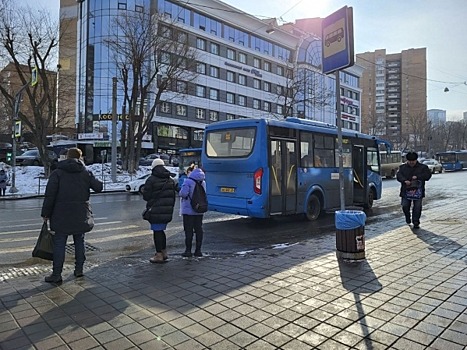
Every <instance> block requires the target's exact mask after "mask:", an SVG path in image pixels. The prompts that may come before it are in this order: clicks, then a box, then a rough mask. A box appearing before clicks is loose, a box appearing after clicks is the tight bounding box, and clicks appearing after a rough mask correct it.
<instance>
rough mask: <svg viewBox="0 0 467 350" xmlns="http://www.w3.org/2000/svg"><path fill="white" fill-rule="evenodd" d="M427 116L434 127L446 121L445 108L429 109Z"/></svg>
mask: <svg viewBox="0 0 467 350" xmlns="http://www.w3.org/2000/svg"><path fill="white" fill-rule="evenodd" d="M427 117H428V121H429V122H430V123H431V126H432V127H435V126H440V125H442V124H444V123H446V111H445V110H443V109H429V110H428V111H427Z"/></svg>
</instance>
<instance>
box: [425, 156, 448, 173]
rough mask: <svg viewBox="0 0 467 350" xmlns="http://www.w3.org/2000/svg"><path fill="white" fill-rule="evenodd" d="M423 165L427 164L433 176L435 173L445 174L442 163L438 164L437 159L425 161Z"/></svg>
mask: <svg viewBox="0 0 467 350" xmlns="http://www.w3.org/2000/svg"><path fill="white" fill-rule="evenodd" d="M422 164H425V165H426V166H427V167H428V168H429V169H430V171H431V172H432V173H433V174H434V173H440V174H441V173H442V172H443V170H444V168H443V166H442V165H441V163H440V162H438V161H437V160H436V159H427V160H424V161H423V163H422Z"/></svg>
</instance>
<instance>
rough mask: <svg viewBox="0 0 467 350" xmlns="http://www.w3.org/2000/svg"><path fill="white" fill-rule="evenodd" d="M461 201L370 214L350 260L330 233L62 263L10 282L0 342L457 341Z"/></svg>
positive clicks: (466, 313)
mask: <svg viewBox="0 0 467 350" xmlns="http://www.w3.org/2000/svg"><path fill="white" fill-rule="evenodd" d="M466 205H467V198H466V199H463V198H462V197H460V198H459V199H456V200H455V201H452V200H446V201H445V203H443V206H440V205H437V206H432V207H431V206H427V207H426V208H425V209H424V213H423V216H422V228H421V229H420V230H417V231H412V230H411V229H410V227H408V226H407V225H405V224H403V221H404V219H403V218H402V215H401V216H398V217H394V216H393V217H391V216H390V215H388V216H387V217H383V220H379V221H381V222H372V221H371V220H369V223H367V226H366V228H365V229H366V260H364V261H363V262H360V263H342V262H339V261H338V260H337V259H336V254H335V239H334V235H333V234H332V233H331V234H322V235H317V236H315V237H312V238H310V239H309V240H308V241H306V242H303V243H300V244H295V245H284V246H282V247H280V248H277V247H269V248H265V249H262V250H258V251H253V252H248V253H246V254H243V255H232V256H216V255H215V254H214V253H211V255H209V256H207V257H204V258H201V259H182V258H180V257H178V256H173V257H172V258H171V260H170V262H169V263H167V264H164V265H153V264H149V263H148V262H147V257H149V256H150V252H151V250H150V249H148V250H146V251H145V252H142V253H141V255H140V256H130V257H123V258H120V259H117V260H115V261H112V262H109V263H107V264H105V265H100V266H95V267H91V268H90V269H88V270H87V271H85V277H84V278H81V279H74V278H73V277H72V270H70V269H69V268H68V270H67V271H66V273H65V274H64V278H65V281H64V283H63V284H61V285H60V286H54V285H48V284H46V283H44V282H43V276H29V277H19V278H13V279H11V280H7V281H6V282H2V283H0V301H1V304H0V348H1V349H4V350H6V349H47V350H48V349H119V350H120V349H177V350H178V349H180V350H183V349H186V350H192V349H219V350H227V349H290V350H299V349H375V350H376V349H401V350H416V349H440V350H441V349H442V350H457V349H459V350H461V349H466V348H467V347H466V345H467V232H466V222H465V220H463V219H459V218H463V217H464V216H465V215H464V213H465V209H464V208H465V207H466ZM373 221H374V220H373ZM285 241H286V238H285Z"/></svg>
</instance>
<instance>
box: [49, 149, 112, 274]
mask: <svg viewBox="0 0 467 350" xmlns="http://www.w3.org/2000/svg"><path fill="white" fill-rule="evenodd" d="M81 155H82V153H81V150H80V149H78V148H70V149H69V150H68V152H67V159H65V160H63V161H61V162H59V163H58V165H57V169H56V170H54V171H53V172H52V173H51V174H50V176H49V181H48V182H47V187H46V189H45V198H44V202H43V204H42V212H41V216H42V218H43V219H44V221H47V220H50V229H51V230H52V231H55V235H54V251H53V271H52V275H50V276H48V277H46V278H45V281H46V282H49V283H59V282H61V281H62V270H63V263H64V261H65V246H66V241H67V239H68V236H69V235H73V241H74V244H75V271H74V275H75V276H76V277H81V276H83V264H84V261H85V260H86V257H85V254H84V234H85V233H86V232H89V231H91V230H92V228H93V227H94V218H93V215H92V211H91V204H90V203H89V195H90V189H92V190H93V191H94V192H102V187H103V186H102V182H100V181H99V180H97V179H96V178H95V177H94V175H93V174H92V173H91V172H90V171H88V170H87V169H86V167H85V166H84V163H83V162H82V161H81Z"/></svg>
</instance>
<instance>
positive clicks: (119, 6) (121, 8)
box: [118, 2, 126, 10]
mask: <svg viewBox="0 0 467 350" xmlns="http://www.w3.org/2000/svg"><path fill="white" fill-rule="evenodd" d="M118 9H119V10H126V3H123V2H119V3H118Z"/></svg>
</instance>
